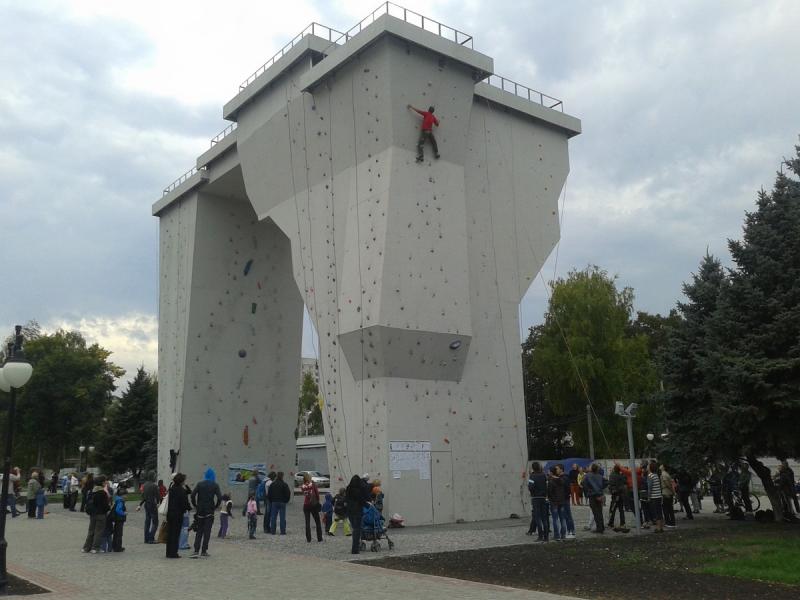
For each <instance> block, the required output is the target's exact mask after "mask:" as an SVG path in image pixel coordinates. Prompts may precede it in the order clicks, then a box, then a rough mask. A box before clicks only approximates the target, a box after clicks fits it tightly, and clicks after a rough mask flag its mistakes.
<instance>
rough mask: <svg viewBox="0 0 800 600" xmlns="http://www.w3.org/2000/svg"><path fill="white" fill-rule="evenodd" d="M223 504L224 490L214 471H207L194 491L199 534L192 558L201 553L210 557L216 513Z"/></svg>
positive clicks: (195, 540) (193, 502) (196, 535)
mask: <svg viewBox="0 0 800 600" xmlns="http://www.w3.org/2000/svg"><path fill="white" fill-rule="evenodd" d="M220 504H222V490H220V489H219V484H218V483H217V475H216V473H214V469H212V468H211V467H209V468H208V469H206V472H205V475H204V478H203V481H201V482H200V483H198V484H197V485H196V486H195V487H194V490H193V491H192V506H194V507H195V511H196V512H195V518H196V519H197V533H195V536H194V552H192V555H191V556H190V558H197V557H198V555H200V553H202V556H208V542H209V541H210V540H211V529H212V527H214V513H215V512H217V509H218V508H219V505H220Z"/></svg>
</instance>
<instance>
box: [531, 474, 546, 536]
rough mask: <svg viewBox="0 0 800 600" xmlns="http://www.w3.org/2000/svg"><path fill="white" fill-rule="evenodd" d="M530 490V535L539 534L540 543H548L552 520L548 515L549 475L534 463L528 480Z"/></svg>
mask: <svg viewBox="0 0 800 600" xmlns="http://www.w3.org/2000/svg"><path fill="white" fill-rule="evenodd" d="M528 490H529V491H530V493H531V524H530V526H529V527H528V535H533V532H534V531H537V532H538V541H540V542H546V541H547V540H548V539H549V538H550V519H549V517H548V515H547V475H545V474H544V473H543V472H542V465H540V464H539V463H538V462H534V463H533V464H532V465H531V475H530V478H529V479H528Z"/></svg>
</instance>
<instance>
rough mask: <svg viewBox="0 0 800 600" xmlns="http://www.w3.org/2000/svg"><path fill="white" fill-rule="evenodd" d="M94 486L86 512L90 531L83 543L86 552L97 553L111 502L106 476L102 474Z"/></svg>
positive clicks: (94, 481) (88, 497) (87, 502)
mask: <svg viewBox="0 0 800 600" xmlns="http://www.w3.org/2000/svg"><path fill="white" fill-rule="evenodd" d="M93 483H94V484H95V486H94V488H93V489H92V490H91V491H90V492H89V493H88V494H87V496H86V506H85V509H86V512H87V513H88V514H89V517H90V519H89V533H88V534H87V535H86V541H85V542H84V544H83V551H84V552H91V553H92V554H97V553H98V552H100V541H101V540H102V538H103V532H104V531H105V528H106V515H107V514H108V511H109V510H110V509H111V502H110V498H109V497H108V494H107V493H106V490H105V487H104V486H105V483H106V478H105V477H104V476H103V475H100V476H99V477H98V478H97V479H96V480H93Z"/></svg>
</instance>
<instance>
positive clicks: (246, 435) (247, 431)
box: [242, 425, 250, 446]
mask: <svg viewBox="0 0 800 600" xmlns="http://www.w3.org/2000/svg"><path fill="white" fill-rule="evenodd" d="M242 442H243V443H244V445H245V446H249V445H250V429H249V428H248V427H247V425H245V426H244V431H242Z"/></svg>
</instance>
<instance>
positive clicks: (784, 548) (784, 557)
mask: <svg viewBox="0 0 800 600" xmlns="http://www.w3.org/2000/svg"><path fill="white" fill-rule="evenodd" d="M706 548H707V549H708V550H709V555H710V556H709V558H708V559H707V561H706V563H705V564H704V565H703V566H702V567H700V569H699V571H700V572H701V573H712V574H715V575H725V576H727V577H738V578H740V579H751V580H754V581H768V582H772V583H783V584H787V585H800V538H797V539H780V538H779V539H775V538H766V537H762V536H753V537H738V538H736V539H733V540H731V541H730V542H728V543H727V544H725V545H721V544H720V543H719V542H710V543H708V544H706Z"/></svg>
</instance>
